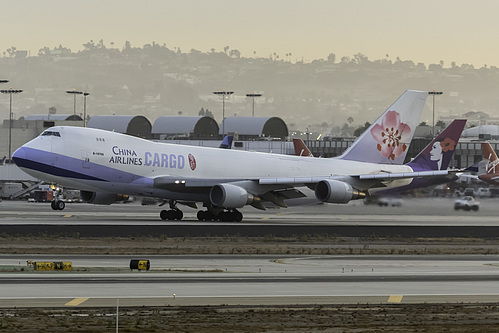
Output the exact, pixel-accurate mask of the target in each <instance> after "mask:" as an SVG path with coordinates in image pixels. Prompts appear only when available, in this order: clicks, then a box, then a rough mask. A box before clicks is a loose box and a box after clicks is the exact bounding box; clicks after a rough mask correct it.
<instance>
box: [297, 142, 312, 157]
mask: <svg viewBox="0 0 499 333" xmlns="http://www.w3.org/2000/svg"><path fill="white" fill-rule="evenodd" d="M293 146H294V147H295V155H296V156H305V157H314V155H313V154H312V152H311V151H310V149H308V147H307V145H306V144H305V142H303V140H302V139H293Z"/></svg>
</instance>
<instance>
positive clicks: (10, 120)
mask: <svg viewBox="0 0 499 333" xmlns="http://www.w3.org/2000/svg"><path fill="white" fill-rule="evenodd" d="M7 82H8V81H7ZM0 92H1V93H2V94H9V95H10V107H9V162H10V161H11V158H12V95H13V94H19V93H22V92H23V91H22V90H21V89H12V87H10V89H3V90H0Z"/></svg>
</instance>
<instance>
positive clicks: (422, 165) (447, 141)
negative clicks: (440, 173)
mask: <svg viewBox="0 0 499 333" xmlns="http://www.w3.org/2000/svg"><path fill="white" fill-rule="evenodd" d="M464 125H466V119H456V120H454V121H453V122H452V123H450V125H449V126H447V127H446V128H445V129H444V130H443V131H442V132H441V133H440V134H439V135H438V136H437V137H436V138H435V139H433V140H432V141H431V142H430V143H429V144H428V145H427V146H426V147H425V149H423V150H422V151H421V152H420V153H419V154H418V155H417V156H416V157H415V158H414V159H413V160H412V161H411V162H409V163H407V165H408V166H410V167H411V168H412V169H413V170H414V171H424V170H446V169H447V167H448V166H449V163H450V161H451V159H452V155H453V154H454V150H455V148H456V145H457V143H458V141H459V138H460V137H461V133H462V132H463V129H464Z"/></svg>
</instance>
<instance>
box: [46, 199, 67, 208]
mask: <svg viewBox="0 0 499 333" xmlns="http://www.w3.org/2000/svg"><path fill="white" fill-rule="evenodd" d="M50 207H52V209H53V210H63V209H64V208H65V207H66V204H65V203H64V201H62V200H54V201H52V202H51V203H50Z"/></svg>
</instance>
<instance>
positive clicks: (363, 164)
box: [13, 90, 452, 221]
mask: <svg viewBox="0 0 499 333" xmlns="http://www.w3.org/2000/svg"><path fill="white" fill-rule="evenodd" d="M427 95H428V93H427V92H423V91H413V90H408V91H406V92H404V93H403V94H402V95H401V96H400V97H399V98H398V99H397V100H396V101H395V102H394V103H393V104H392V105H391V106H390V107H389V108H388V109H387V110H386V111H385V112H384V113H383V114H382V115H381V116H380V117H379V118H378V119H377V120H376V121H375V122H374V123H373V125H371V127H370V128H368V129H367V130H366V131H365V132H364V133H363V134H362V135H361V136H360V137H359V138H358V139H357V140H356V141H355V142H354V143H353V144H352V146H351V147H350V148H349V149H347V150H346V151H345V153H344V154H343V155H341V156H339V157H334V158H303V157H300V156H288V155H278V154H269V153H259V152H248V151H238V150H231V149H219V148H208V147H195V146H185V145H177V144H168V143H158V142H151V141H148V140H145V139H141V138H137V137H133V136H129V135H125V134H120V133H115V132H111V131H105V130H98V129H92V128H82V127H70V126H56V127H51V128H48V129H47V130H45V131H44V132H43V133H41V134H40V135H39V136H38V137H37V138H35V139H33V140H31V141H30V142H28V143H26V144H25V145H23V146H22V147H20V148H19V149H18V150H16V151H15V152H14V154H13V159H14V161H15V163H16V164H17V165H18V166H19V167H20V168H21V169H22V170H24V171H25V172H27V173H28V174H30V175H32V176H33V177H35V178H38V179H40V180H44V181H46V182H52V183H57V184H60V185H62V186H65V187H69V188H75V189H79V190H81V197H82V199H83V200H84V201H85V202H87V203H93V204H111V203H114V202H117V201H119V200H121V199H123V197H124V196H127V195H133V196H142V197H151V198H158V199H162V200H164V203H169V205H170V209H169V210H162V211H161V212H160V217H161V218H162V219H163V220H167V219H168V220H174V219H178V220H180V219H182V217H183V213H182V211H181V210H180V209H179V208H178V206H179V205H180V204H185V205H188V206H190V207H194V208H195V207H197V203H203V206H204V207H206V209H205V210H200V211H198V214H197V217H198V219H199V220H221V221H241V220H242V218H243V216H242V214H241V212H239V211H238V208H241V207H244V206H246V205H251V206H253V207H255V208H258V209H265V205H266V204H267V203H271V204H273V205H277V206H281V207H286V200H287V199H296V198H300V197H304V194H303V193H302V192H300V190H299V189H300V187H301V188H304V186H306V187H308V188H310V189H311V190H313V191H314V192H315V196H316V198H317V199H318V200H319V201H322V202H326V203H347V202H349V201H350V200H355V199H361V198H364V197H366V196H367V195H369V194H370V193H371V192H373V191H376V190H380V189H387V188H394V187H400V186H405V185H408V184H410V183H411V181H412V179H413V178H415V177H432V176H433V177H434V176H442V175H447V174H449V173H452V171H448V170H435V168H425V167H424V166H417V167H415V168H413V167H411V166H409V165H402V163H403V161H404V159H405V157H406V154H407V148H408V146H409V143H410V142H411V140H412V137H413V134H414V130H415V128H416V125H417V122H418V120H419V117H420V115H421V112H422V110H423V107H424V105H425V102H426V98H427ZM52 208H53V209H64V202H63V201H54V202H53V203H52Z"/></svg>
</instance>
